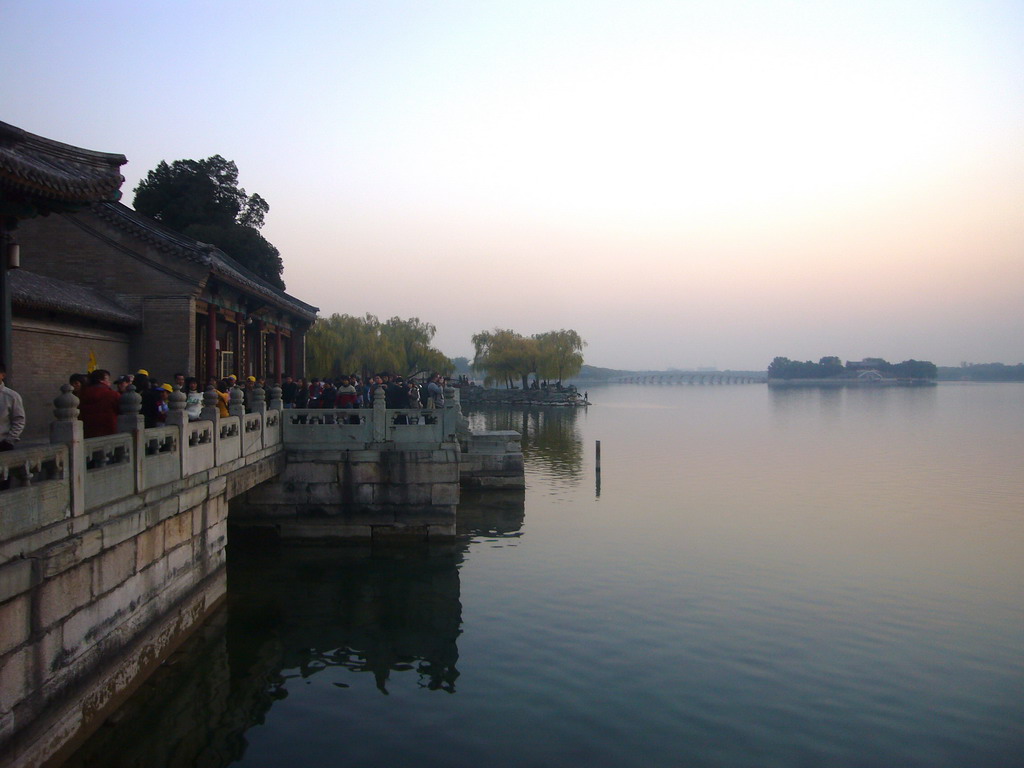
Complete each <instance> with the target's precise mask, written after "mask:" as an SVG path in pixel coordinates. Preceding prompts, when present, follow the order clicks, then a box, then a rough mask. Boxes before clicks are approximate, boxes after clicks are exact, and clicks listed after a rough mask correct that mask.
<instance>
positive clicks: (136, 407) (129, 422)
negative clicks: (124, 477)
mask: <svg viewBox="0 0 1024 768" xmlns="http://www.w3.org/2000/svg"><path fill="white" fill-rule="evenodd" d="M118 410H119V411H120V413H119V415H118V417H117V431H118V432H129V433H131V435H132V462H133V466H134V467H135V490H136V491H141V490H142V489H143V488H144V487H145V484H144V478H143V476H142V472H143V467H144V463H143V461H142V459H143V457H144V456H145V455H146V453H145V449H144V447H143V443H144V442H145V438H146V419H145V417H144V416H143V415H142V413H141V411H142V395H140V394H139V393H138V392H136V391H135V385H134V384H129V385H128V389H127V390H126V391H125V393H124V394H123V395H121V400H120V403H119V405H118Z"/></svg>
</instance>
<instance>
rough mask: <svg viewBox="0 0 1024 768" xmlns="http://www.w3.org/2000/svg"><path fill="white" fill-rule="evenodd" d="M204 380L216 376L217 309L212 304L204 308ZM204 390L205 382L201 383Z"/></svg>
mask: <svg viewBox="0 0 1024 768" xmlns="http://www.w3.org/2000/svg"><path fill="white" fill-rule="evenodd" d="M206 310H207V311H206V378H207V379H209V378H210V377H211V376H217V308H216V307H215V306H213V304H207V307H206ZM202 385H203V388H204V389H205V388H206V382H205V381H204V382H202Z"/></svg>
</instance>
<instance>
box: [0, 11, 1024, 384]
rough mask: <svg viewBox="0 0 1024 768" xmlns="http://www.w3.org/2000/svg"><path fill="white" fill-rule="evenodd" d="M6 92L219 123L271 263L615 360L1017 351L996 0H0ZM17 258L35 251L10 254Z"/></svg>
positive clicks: (659, 364)
mask: <svg viewBox="0 0 1024 768" xmlns="http://www.w3.org/2000/svg"><path fill="white" fill-rule="evenodd" d="M0 19H2V22H3V24H2V26H3V29H4V42H3V44H2V45H0V71H2V72H3V77H2V78H0V104H2V109H0V120H3V121H5V122H8V123H12V124H14V125H17V126H19V127H21V128H24V129H25V130H28V131H31V132H33V133H37V134H41V135H44V136H47V137H50V138H53V139H57V140H59V141H63V142H66V143H69V144H75V145H78V146H83V147H87V148H90V149H97V150H103V151H108V152H120V153H123V154H124V155H126V156H127V157H128V160H129V163H128V165H126V166H125V167H124V173H125V176H126V178H127V181H126V183H125V186H124V191H125V198H124V199H125V202H126V203H128V204H131V201H132V198H133V196H134V195H133V192H132V190H133V188H134V187H135V185H136V184H137V183H138V181H139V179H140V178H141V177H143V176H144V175H145V174H146V172H147V171H149V170H150V169H152V168H153V167H155V165H156V164H157V163H158V162H159V161H160V160H167V161H173V160H176V159H181V158H197V159H198V158H204V157H208V156H210V155H213V154H221V155H223V156H224V157H226V158H228V159H231V160H234V161H235V162H236V163H237V164H238V167H239V170H240V182H241V185H242V186H243V187H245V189H246V190H247V191H249V192H250V193H251V192H259V193H260V195H262V196H263V197H264V198H266V200H267V201H268V202H269V203H270V206H271V208H270V213H269V215H268V218H267V223H266V225H265V227H264V229H263V233H264V235H265V236H266V237H267V238H268V239H269V240H270V241H271V242H272V243H274V244H275V245H276V246H277V247H278V248H279V249H280V250H281V253H282V256H283V258H284V261H285V272H284V279H285V282H286V283H287V285H288V291H289V292H290V293H292V294H293V295H295V296H297V297H299V298H301V299H303V300H304V301H308V302H309V303H311V304H315V305H317V306H319V307H320V309H321V312H322V313H324V314H329V313H332V312H347V313H350V314H357V315H361V314H363V313H366V312H371V313H373V314H375V315H377V316H379V317H381V318H382V319H384V318H387V317H390V316H392V315H399V316H401V317H403V318H405V317H411V316H418V317H420V318H421V319H424V320H428V321H430V322H432V323H434V324H435V325H436V326H437V329H438V333H437V336H436V337H435V343H436V344H437V346H439V347H440V348H441V349H442V350H443V351H445V352H446V353H447V354H449V355H451V356H456V355H469V356H471V354H472V345H471V343H470V336H471V335H472V334H473V333H474V332H477V331H479V330H483V329H488V328H494V327H504V328H513V329H515V330H518V331H520V332H522V333H526V334H530V333H537V332H541V331H545V330H550V329H557V328H575V329H576V330H577V331H579V333H580V334H581V335H582V336H583V337H584V338H585V339H586V340H587V341H588V342H589V347H588V348H587V350H586V357H587V362H589V363H591V364H594V365H600V366H607V367H615V368H666V367H682V368H685V367H692V366H718V367H720V368H734V369H753V368H762V369H763V368H764V367H765V366H766V365H767V364H768V363H769V362H770V361H771V358H772V357H773V356H775V355H785V356H787V357H791V358H794V359H801V360H803V359H814V360H817V359H818V358H819V357H821V356H823V355H831V354H835V355H839V356H840V357H842V358H843V359H860V358H862V357H865V356H881V357H885V358H887V359H889V360H892V361H899V360H903V359H906V358H910V357H915V358H918V359H929V360H933V361H934V362H936V363H938V364H940V365H949V364H958V363H959V362H961V361H963V360H970V361H974V362H990V361H1000V362H1006V363H1018V362H1022V361H1024V2H1021V0H1013V1H1010V0H1006V1H1002V2H1000V1H998V0H994V1H992V2H988V1H986V0H970V1H967V0H964V1H962V2H953V1H949V2H944V1H943V0H926V1H925V0H922V1H921V2H909V1H905V0H882V1H880V2H873V1H871V0H856V2H852V1H851V0H842V1H841V2H832V0H806V1H805V2H804V1H800V0H791V1H789V2H783V1H782V0H762V1H761V2H757V1H755V0H751V1H749V2H736V1H733V0H706V1H705V0H696V1H687V0H676V1H675V2H653V1H650V2H645V1H644V0H630V1H629V2H625V1H623V2H601V1H600V0H583V1H581V2H562V1H560V0H545V1H544V2H527V1H525V0H505V2H487V1H486V0H475V1H472V0H465V1H464V2H430V1H429V0H420V1H418V2H414V1H412V0H410V1H409V2H388V1H387V0H373V1H372V2H371V1H369V0H367V1H366V2H358V3H357V2H338V1H337V0H335V1H331V2H328V1H327V0H324V1H322V2H302V1H301V0H293V1H292V2H289V3H282V2H274V3H262V2H253V1H252V0H248V1H246V2H235V1H231V2H217V0H204V2H191V1H187V2H168V3H150V2H139V0H132V2H111V1H108V2H82V1H80V0H75V1H74V2H72V1H71V0H68V1H66V2H53V1H52V0H0ZM25 266H26V267H28V268H31V265H30V264H26V265H25Z"/></svg>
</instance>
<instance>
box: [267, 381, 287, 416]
mask: <svg viewBox="0 0 1024 768" xmlns="http://www.w3.org/2000/svg"><path fill="white" fill-rule="evenodd" d="M270 410H272V411H283V410H284V400H283V399H282V395H281V386H280V385H279V384H274V385H273V386H272V387H271V388H270Z"/></svg>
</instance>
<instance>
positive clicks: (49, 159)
mask: <svg viewBox="0 0 1024 768" xmlns="http://www.w3.org/2000/svg"><path fill="white" fill-rule="evenodd" d="M126 162H128V161H127V160H126V159H125V157H124V155H115V154H110V153H106V152H94V151H92V150H88V149H82V148H81V147H73V146H71V145H69V144H62V143H61V142H59V141H53V140H52V139H47V138H44V137H42V136H36V135H35V134H32V133H29V132H28V131H23V130H22V129H21V128H17V127H15V126H13V125H8V124H7V123H0V362H3V363H4V365H5V366H6V367H7V369H8V374H9V377H10V380H11V382H12V383H17V384H18V386H21V384H20V383H18V382H17V372H16V371H15V370H14V367H13V364H12V355H13V343H12V318H11V293H12V289H11V282H10V280H9V279H8V276H9V274H10V273H11V272H12V271H13V270H15V269H17V268H18V266H19V265H20V250H19V244H18V242H17V240H16V237H15V234H16V230H17V228H18V226H19V224H20V223H21V222H22V221H24V220H27V219H32V218H35V217H37V216H47V215H49V214H51V213H54V212H57V211H74V210H79V209H81V208H83V207H87V206H89V205H91V204H93V203H95V202H98V201H101V200H111V201H116V200H119V199H120V198H121V184H123V183H124V177H123V176H122V175H121V170H120V169H121V166H122V165H124V164H125V163H126Z"/></svg>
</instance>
